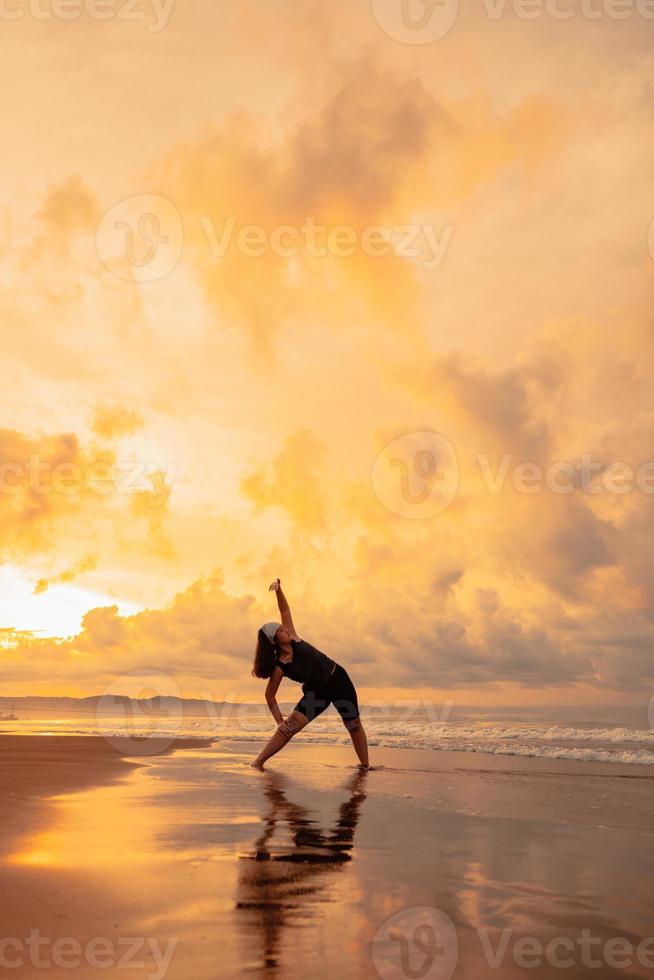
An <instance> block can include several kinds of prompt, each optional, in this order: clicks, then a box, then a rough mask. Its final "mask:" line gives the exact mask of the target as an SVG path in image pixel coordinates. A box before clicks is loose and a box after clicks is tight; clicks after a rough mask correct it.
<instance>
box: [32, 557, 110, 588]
mask: <svg viewBox="0 0 654 980" xmlns="http://www.w3.org/2000/svg"><path fill="white" fill-rule="evenodd" d="M97 564H98V559H97V556H96V555H88V556H87V557H86V558H84V559H82V561H80V562H77V564H76V565H72V566H71V567H70V568H66V569H64V571H63V572H59V573H58V574H57V575H53V576H52V577H51V578H40V579H39V580H38V582H37V583H36V585H35V586H34V594H35V595H42V594H43V593H44V592H47V590H48V589H49V588H51V587H52V586H53V585H60V584H63V583H67V582H74V581H75V579H76V578H77V577H78V576H80V575H83V574H84V572H90V571H93V569H94V568H97Z"/></svg>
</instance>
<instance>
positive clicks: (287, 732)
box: [277, 721, 293, 738]
mask: <svg viewBox="0 0 654 980" xmlns="http://www.w3.org/2000/svg"><path fill="white" fill-rule="evenodd" d="M277 731H278V732H279V734H280V735H284V736H286V737H287V738H290V737H291V735H292V734H293V729H292V728H291V726H290V725H289V723H288V722H287V721H280V723H279V725H278V726H277Z"/></svg>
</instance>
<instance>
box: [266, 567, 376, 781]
mask: <svg viewBox="0 0 654 980" xmlns="http://www.w3.org/2000/svg"><path fill="white" fill-rule="evenodd" d="M269 591H270V592H275V593H276V594H277V605H278V606H279V613H280V615H281V618H282V621H281V623H266V624H265V625H264V626H262V627H261V629H260V630H259V635H258V642H257V652H256V656H255V658H254V667H253V669H252V673H253V675H254V676H255V677H267V678H268V684H267V686H266V702H267V704H268V707H269V708H270V711H271V713H272V716H273V718H274V719H275V721H276V722H277V731H276V732H275V734H274V735H273V737H272V738H271V739H270V741H269V742H268V744H267V745H266V747H265V749H264V750H263V751H262V752H261V753H260V754H259V756H258V758H257V759H255V761H254V762H253V763H252V765H253V766H255V768H257V769H263V764H264V762H267V760H268V759H270V757H271V756H273V755H275V753H277V752H279V750H280V749H283V748H284V746H285V745H287V744H288V743H289V742H290V740H291V739H292V738H293V736H294V735H297V733H298V732H300V731H302V729H303V728H305V727H306V725H308V724H309V722H310V721H313V719H314V718H317V717H318V715H321V714H322V713H323V711H324V710H325V709H326V708H328V707H329V705H330V704H333V705H334V707H335V708H336V710H337V711H338V713H339V714H340V716H341V718H342V719H343V724H344V725H345V727H346V728H347V730H348V732H349V733H350V738H351V739H352V744H353V745H354V749H355V751H356V754H357V756H358V757H359V762H360V763H361V765H362V766H363V768H364V769H367V768H368V765H369V764H368V741H367V739H366V733H365V731H364V729H363V725H362V724H361V718H360V717H359V704H358V701H357V692H356V691H355V689H354V684H353V683H352V681H351V680H350V678H349V676H348V673H347V671H346V670H344V669H343V667H341V666H340V664H337V663H335V662H334V661H333V660H331V659H330V658H329V657H327V656H326V655H325V654H324V653H321V651H320V650H317V649H316V648H315V647H313V646H311V644H310V643H306V642H305V641H304V640H301V639H300V637H299V636H298V635H297V633H296V631H295V626H294V625H293V619H292V617H291V610H290V609H289V605H288V602H287V601H286V596H285V595H284V593H283V592H282V586H281V582H280V581H279V579H277V581H275V582H273V584H272V585H271V586H270V589H269ZM284 677H290V678H291V680H294V681H298V683H301V684H302V692H303V694H302V697H301V698H300V700H299V701H298V703H297V704H296V705H295V707H294V708H293V710H292V711H291V713H290V715H289V716H288V718H287V719H286V721H284V716H283V715H282V713H281V711H280V710H279V705H278V704H277V697H276V695H277V690H278V688H279V685H280V684H281V682H282V681H283V679H284Z"/></svg>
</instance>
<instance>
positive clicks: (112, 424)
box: [93, 405, 143, 439]
mask: <svg viewBox="0 0 654 980" xmlns="http://www.w3.org/2000/svg"><path fill="white" fill-rule="evenodd" d="M142 425H143V418H142V417H141V415H139V413H138V412H135V411H134V410H133V409H129V408H125V407H124V406H122V405H98V407H97V408H96V410H95V414H94V417H93V431H94V432H95V433H96V435H98V436H100V437H101V438H102V439H115V438H120V436H128V435H132V433H134V432H136V430H137V429H139V428H140V427H141V426H142Z"/></svg>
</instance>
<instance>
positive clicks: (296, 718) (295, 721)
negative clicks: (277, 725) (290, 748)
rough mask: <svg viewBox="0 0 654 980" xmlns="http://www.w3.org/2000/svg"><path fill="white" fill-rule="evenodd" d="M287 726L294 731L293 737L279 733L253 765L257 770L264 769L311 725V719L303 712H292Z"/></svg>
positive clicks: (287, 720) (276, 733)
mask: <svg viewBox="0 0 654 980" xmlns="http://www.w3.org/2000/svg"><path fill="white" fill-rule="evenodd" d="M286 724H287V725H288V726H289V728H290V729H291V730H292V732H293V734H292V735H282V733H281V732H279V731H277V732H275V734H274V735H273V737H272V738H271V739H270V741H269V742H268V744H267V745H266V747H265V749H263V750H262V751H261V752H260V753H259V755H258V756H257V758H256V759H255V760H254V762H253V763H252V765H253V766H255V767H256V768H257V769H263V764H264V762H267V761H268V759H270V758H272V756H273V755H276V754H277V753H278V752H279V751H280V750H281V749H283V748H284V746H285V745H288V743H289V742H290V741H291V739H292V738H293V736H294V735H297V733H298V732H301V731H302V729H303V728H304V727H305V726H306V725H308V724H309V719H308V718H307V717H306V715H303V714H302V712H301V711H291V713H290V715H289V716H288V718H287V719H286Z"/></svg>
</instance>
